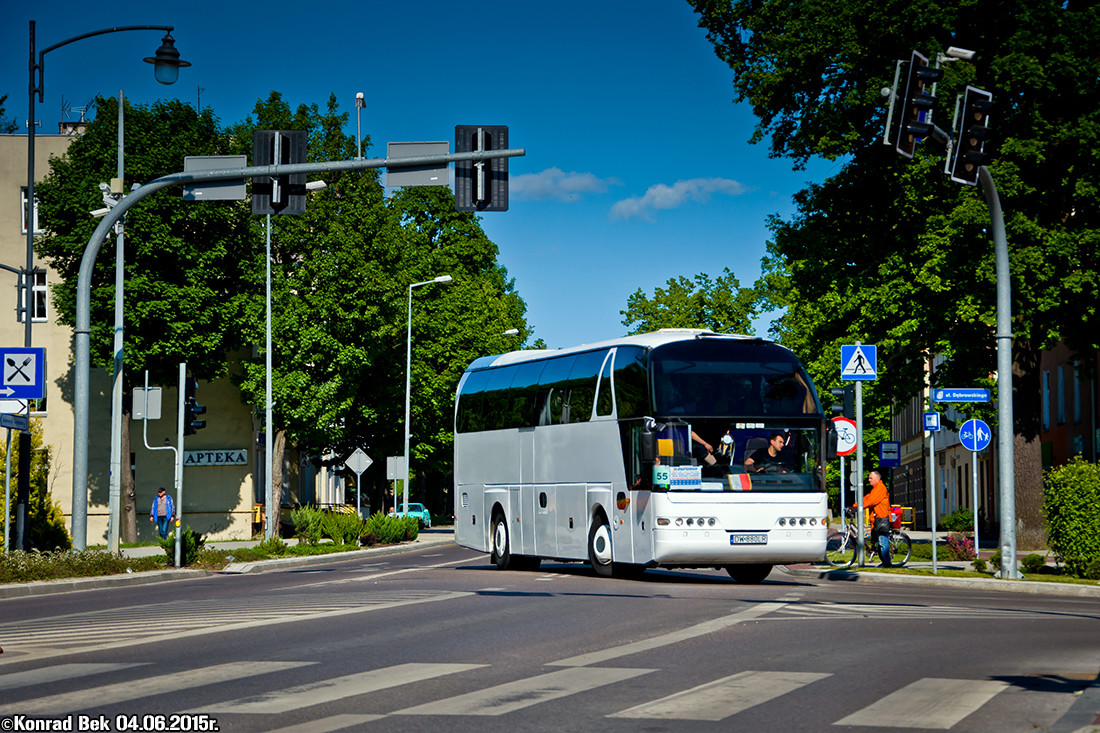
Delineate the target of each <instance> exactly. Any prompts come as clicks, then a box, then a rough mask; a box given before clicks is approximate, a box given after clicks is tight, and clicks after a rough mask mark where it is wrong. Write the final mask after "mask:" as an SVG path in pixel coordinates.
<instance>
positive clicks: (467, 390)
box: [455, 371, 489, 433]
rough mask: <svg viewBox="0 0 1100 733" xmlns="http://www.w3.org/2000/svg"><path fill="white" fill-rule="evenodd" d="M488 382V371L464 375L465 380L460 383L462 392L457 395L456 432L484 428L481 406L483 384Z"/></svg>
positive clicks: (467, 431)
mask: <svg viewBox="0 0 1100 733" xmlns="http://www.w3.org/2000/svg"><path fill="white" fill-rule="evenodd" d="M488 383H489V372H488V371H477V372H470V374H469V376H467V377H466V381H465V382H463V384H462V392H461V394H459V396H458V417H457V418H456V420H455V422H456V427H457V428H458V432H460V433H474V432H477V431H478V430H483V429H484V428H483V425H484V421H483V420H482V419H481V416H482V409H481V408H482V405H483V403H484V396H485V395H484V392H485V386H486V385H487V384H488Z"/></svg>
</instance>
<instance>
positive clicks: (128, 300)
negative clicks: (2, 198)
mask: <svg viewBox="0 0 1100 733" xmlns="http://www.w3.org/2000/svg"><path fill="white" fill-rule="evenodd" d="M117 122H118V102H117V100H115V99H102V98H101V99H98V100H97V101H96V115H95V118H94V119H93V120H92V121H91V122H89V123H88V126H87V129H86V131H85V133H84V134H83V135H81V136H80V137H77V138H76V139H74V140H73V143H72V145H70V146H69V149H68V151H67V152H66V154H65V155H64V156H62V157H60V158H53V159H51V161H50V172H49V174H48V175H47V176H46V178H45V180H44V181H42V183H41V184H39V185H38V186H36V187H35V196H36V198H38V201H39V207H40V210H41V211H42V212H43V217H44V220H46V221H49V222H50V231H49V232H48V233H47V234H45V235H43V236H41V237H39V238H38V239H37V240H36V242H35V249H36V252H37V253H38V255H39V256H40V257H43V258H44V259H45V260H46V261H47V262H48V263H49V264H50V266H51V267H53V268H54V269H55V270H56V271H57V272H58V273H59V275H60V276H61V282H59V283H56V284H55V285H53V288H52V302H53V304H54V306H55V307H56V308H57V312H58V320H59V321H60V322H61V323H64V324H67V325H70V326H72V325H74V324H75V318H76V312H75V308H76V287H77V275H78V272H79V269H80V262H81V259H82V257H83V254H84V249H85V248H86V247H87V244H88V240H89V239H90V238H91V235H92V232H93V231H94V229H95V227H96V225H97V223H98V221H97V220H95V219H93V218H92V217H91V216H89V215H88V212H89V211H92V210H94V209H98V208H101V207H102V206H103V200H102V197H101V194H100V190H99V188H98V184H99V183H101V182H106V181H110V180H111V178H112V177H114V176H116V175H117V172H118V171H117V141H118V131H117ZM232 144H233V142H232V140H231V139H230V138H229V137H228V136H227V135H225V134H224V133H223V132H222V131H220V130H219V128H218V124H217V120H216V119H215V117H214V114H213V112H212V111H211V110H210V109H209V108H208V109H206V110H205V111H204V112H202V113H201V114H200V113H197V112H196V111H195V109H194V107H192V106H190V105H187V104H184V103H182V102H179V101H168V102H156V103H154V104H152V105H150V106H142V105H131V104H129V103H127V104H126V108H125V146H124V153H125V157H124V161H125V167H124V169H125V174H126V183H127V184H129V183H130V182H136V183H143V182H147V181H151V180H153V179H155V178H158V177H160V176H163V175H167V174H169V173H175V172H178V171H182V170H183V159H184V157H185V156H187V155H223V154H226V153H229V152H231V146H232ZM126 188H127V189H128V188H129V186H128V185H127V186H126ZM245 206H246V204H244V203H243V202H218V203H213V202H211V203H206V204H195V203H192V202H187V201H184V200H183V198H182V197H181V196H180V192H179V190H178V189H169V190H168V191H165V192H159V193H157V194H154V195H152V196H149V197H147V198H145V199H143V200H142V201H141V202H140V203H139V204H138V205H137V206H135V207H134V208H133V209H131V210H130V211H129V212H128V213H127V215H126V220H125V224H126V229H125V231H126V236H125V242H126V265H125V267H126V276H125V277H126V289H125V309H124V310H125V321H124V330H125V367H126V368H125V372H124V375H125V376H126V388H125V389H124V393H125V394H127V395H129V394H130V393H131V389H130V387H131V386H132V383H133V381H134V380H137V379H138V378H139V377H138V375H140V374H141V373H142V372H143V371H144V370H146V369H148V370H149V372H150V379H152V380H153V381H155V382H158V383H168V384H174V383H175V382H176V380H177V379H178V368H179V367H178V364H179V362H181V361H185V362H187V364H188V368H189V370H190V371H191V373H192V374H193V375H194V376H195V377H197V378H200V379H213V378H216V377H219V376H222V375H224V374H225V373H226V370H227V364H228V360H229V358H228V355H229V354H231V353H233V352H235V351H237V350H239V349H240V348H241V346H242V341H241V338H240V333H241V329H240V327H239V316H240V314H239V312H238V299H237V294H238V292H239V291H240V289H241V288H242V286H244V285H246V280H245V278H244V275H245V272H244V270H243V269H242V266H243V265H244V264H245V263H248V262H249V260H250V259H251V258H252V251H253V249H254V247H255V238H254V237H250V236H249V229H248V225H249V219H248V217H247V216H246V215H245V213H246V209H245ZM115 242H116V239H115V237H113V236H108V237H107V240H106V241H105V242H104V244H103V248H102V250H103V251H105V252H111V251H113V249H114V246H115ZM114 265H115V258H114V257H113V256H103V255H101V257H100V259H99V261H98V262H97V265H96V268H95V270H94V271H93V277H92V290H91V323H92V332H91V351H90V353H91V360H92V366H93V367H103V368H112V365H113V351H114V349H113V338H114V332H113V324H114V289H115V286H114V283H115V266H114ZM180 314H187V315H188V317H187V318H181V317H180ZM130 410H131V407H130V405H129V404H128V403H126V404H124V407H123V411H124V414H123V419H122V425H123V436H122V439H123V445H122V451H123V455H128V454H129V424H130V421H129V414H130ZM122 513H123V516H122V523H121V526H122V533H121V536H122V539H123V541H128V542H132V541H134V540H136V538H137V523H136V518H137V510H136V505H135V497H134V487H133V480H132V476H131V474H130V472H129V471H123V473H122Z"/></svg>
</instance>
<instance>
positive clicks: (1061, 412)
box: [1058, 364, 1066, 425]
mask: <svg viewBox="0 0 1100 733" xmlns="http://www.w3.org/2000/svg"><path fill="white" fill-rule="evenodd" d="M1065 422H1066V365H1065V364H1060V365H1059V366H1058V424H1059V425H1063V424H1065Z"/></svg>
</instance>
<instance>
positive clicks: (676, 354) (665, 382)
mask: <svg viewBox="0 0 1100 733" xmlns="http://www.w3.org/2000/svg"><path fill="white" fill-rule="evenodd" d="M650 364H651V374H652V378H653V396H654V407H655V411H656V413H657V415H658V416H659V417H670V418H671V417H684V418H692V417H746V418H747V417H771V418H776V417H795V416H802V415H815V414H821V412H822V410H821V405H820V403H819V402H818V399H817V394H816V393H815V392H814V389H813V387H812V386H811V385H812V382H811V381H810V379H809V377H808V376H807V375H806V372H805V370H803V368H802V365H801V364H799V362H798V360H797V359H796V358H795V357H794V355H793V354H791V352H790V351H788V350H787V349H785V348H783V347H782V346H779V345H778V344H774V343H770V342H766V341H732V340H718V339H699V340H695V341H680V342H676V343H671V344H667V345H665V346H662V347H658V348H656V349H654V350H653V353H652V355H651V357H650Z"/></svg>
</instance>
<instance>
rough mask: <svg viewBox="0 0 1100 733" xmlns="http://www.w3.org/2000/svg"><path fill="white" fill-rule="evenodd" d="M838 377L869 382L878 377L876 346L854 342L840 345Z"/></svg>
mask: <svg viewBox="0 0 1100 733" xmlns="http://www.w3.org/2000/svg"><path fill="white" fill-rule="evenodd" d="M840 378H841V379H844V380H849V381H857V382H861V381H866V382H870V381H872V380H874V379H877V378H878V347H876V346H873V345H871V344H854V345H850V346H841V347H840Z"/></svg>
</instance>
